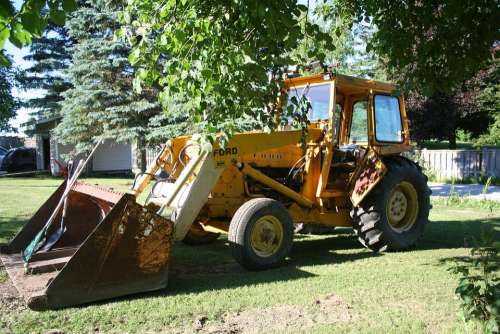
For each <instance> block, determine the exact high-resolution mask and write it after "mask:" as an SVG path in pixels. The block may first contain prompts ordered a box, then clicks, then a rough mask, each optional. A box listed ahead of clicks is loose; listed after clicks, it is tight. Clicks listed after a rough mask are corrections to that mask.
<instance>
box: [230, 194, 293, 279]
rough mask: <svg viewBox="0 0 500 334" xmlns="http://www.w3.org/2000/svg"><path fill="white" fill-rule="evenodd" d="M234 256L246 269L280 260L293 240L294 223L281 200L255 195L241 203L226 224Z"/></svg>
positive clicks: (266, 267)
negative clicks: (256, 196) (227, 224)
mask: <svg viewBox="0 0 500 334" xmlns="http://www.w3.org/2000/svg"><path fill="white" fill-rule="evenodd" d="M229 241H230V243H231V247H232V252H233V256H234V258H235V259H236V261H238V263H240V264H241V265H242V266H243V267H245V268H246V269H249V270H264V269H269V268H274V267H277V266H279V265H280V264H282V263H283V261H284V260H285V258H286V256H287V255H288V254H289V253H290V250H291V248H292V243H293V222H292V219H291V217H290V215H289V213H288V210H287V209H286V208H285V207H284V206H283V204H281V203H280V202H278V201H276V200H273V199H269V198H255V199H252V200H250V201H248V202H246V203H245V204H243V205H242V206H241V207H240V208H239V209H238V210H237V211H236V213H235V214H234V216H233V219H232V220H231V224H230V225H229Z"/></svg>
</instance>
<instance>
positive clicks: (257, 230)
mask: <svg viewBox="0 0 500 334" xmlns="http://www.w3.org/2000/svg"><path fill="white" fill-rule="evenodd" d="M250 241H251V246H252V249H253V251H254V252H255V253H256V254H257V255H259V256H261V257H268V256H271V255H273V254H275V253H276V252H277V251H278V249H279V248H280V246H281V243H282V242H283V227H282V226H281V223H280V221H279V219H278V218H276V217H274V216H271V215H268V216H263V217H261V218H259V219H258V220H257V221H256V222H255V225H254V226H253V229H252V233H251V240H250Z"/></svg>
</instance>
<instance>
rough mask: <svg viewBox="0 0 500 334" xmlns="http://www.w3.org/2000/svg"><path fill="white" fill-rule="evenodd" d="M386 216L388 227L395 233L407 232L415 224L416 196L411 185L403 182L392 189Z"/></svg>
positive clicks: (415, 191)
mask: <svg viewBox="0 0 500 334" xmlns="http://www.w3.org/2000/svg"><path fill="white" fill-rule="evenodd" d="M386 214H387V219H388V221H389V224H390V226H391V227H392V229H393V230H395V231H397V232H403V231H407V230H409V229H410V228H411V227H412V226H413V225H414V224H415V222H416V220H417V215H418V196H417V190H416V189H415V187H414V186H413V185H412V184H411V183H409V182H406V181H403V182H400V183H398V184H397V185H396V186H395V187H394V188H393V190H392V191H391V194H390V195H389V198H388V202H387V208H386Z"/></svg>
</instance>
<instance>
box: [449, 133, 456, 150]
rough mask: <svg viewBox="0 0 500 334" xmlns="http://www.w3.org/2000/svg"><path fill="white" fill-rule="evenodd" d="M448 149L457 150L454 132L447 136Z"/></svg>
mask: <svg viewBox="0 0 500 334" xmlns="http://www.w3.org/2000/svg"><path fill="white" fill-rule="evenodd" d="M448 148H449V149H450V150H455V149H456V148H457V135H456V133H455V131H452V132H451V133H450V135H449V136H448Z"/></svg>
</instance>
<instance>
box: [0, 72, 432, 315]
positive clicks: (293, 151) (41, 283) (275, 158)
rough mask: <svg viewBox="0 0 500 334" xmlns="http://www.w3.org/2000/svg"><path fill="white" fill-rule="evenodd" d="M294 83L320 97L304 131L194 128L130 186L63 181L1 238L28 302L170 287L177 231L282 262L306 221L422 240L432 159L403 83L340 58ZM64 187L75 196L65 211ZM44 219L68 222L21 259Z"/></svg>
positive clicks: (373, 236)
mask: <svg viewBox="0 0 500 334" xmlns="http://www.w3.org/2000/svg"><path fill="white" fill-rule="evenodd" d="M286 87H287V88H288V94H287V96H288V97H289V98H291V97H293V96H305V97H306V98H307V100H308V102H309V105H310V109H309V112H308V120H309V122H310V124H309V126H308V131H307V137H306V138H303V132H302V131H301V130H298V129H293V128H290V127H287V126H284V127H283V128H281V129H279V131H275V132H272V133H263V132H247V133H239V134H236V135H234V136H233V137H231V138H230V140H229V141H228V142H227V144H226V145H225V146H224V147H220V146H217V145H215V146H214V147H211V148H210V149H206V148H205V149H203V148H201V147H200V144H199V141H198V140H197V138H196V137H195V136H183V137H178V138H174V139H172V140H169V141H168V142H167V143H166V144H165V145H164V147H163V148H162V150H161V151H160V152H159V153H158V155H157V157H156V159H155V161H154V163H153V164H152V165H151V166H150V167H149V168H148V171H147V172H146V173H144V174H142V175H139V176H138V177H137V178H136V181H135V182H134V185H133V187H132V189H131V190H130V191H129V192H128V193H126V194H119V193H115V192H112V191H110V190H107V189H104V188H100V187H96V186H91V185H87V184H84V183H81V182H76V181H74V182H73V183H69V182H70V181H69V180H68V181H66V182H65V183H64V184H63V185H61V187H60V188H59V189H58V190H57V191H56V192H55V193H54V194H53V195H52V196H51V198H49V199H48V201H47V202H46V203H45V204H44V205H43V206H42V207H41V208H40V209H39V211H38V212H37V213H36V214H35V216H34V217H33V218H32V219H31V220H30V221H29V223H28V224H26V226H25V227H24V228H23V229H22V230H21V231H20V233H19V234H18V235H17V236H16V237H15V239H14V240H13V241H12V242H11V243H10V244H9V245H5V246H4V247H2V248H1V252H0V258H1V259H2V261H3V263H4V265H5V267H6V269H7V271H8V273H9V275H10V277H11V278H12V280H13V282H14V284H15V286H16V287H17V289H18V290H19V292H20V293H21V295H22V296H24V298H25V299H26V301H27V303H28V305H29V306H30V307H32V308H35V309H43V308H57V307H63V306H67V305H74V304H81V303H87V302H91V301H95V300H100V299H106V298H111V297H116V296H120V295H125V294H132V293H137V292H142V291H149V290H155V289H161V288H164V287H165V286H166V285H167V273H168V263H169V257H170V248H171V246H172V245H173V242H174V241H175V240H179V241H181V240H183V241H184V242H185V243H188V244H193V245H196V244H203V243H208V242H212V241H213V240H215V239H216V238H217V237H218V236H219V235H220V233H228V239H229V242H230V248H231V251H232V253H233V255H234V258H235V259H236V261H237V262H239V263H240V264H241V265H242V266H243V267H245V268H246V269H248V270H264V269H268V268H273V267H276V266H279V265H280V264H282V263H283V261H284V260H285V258H286V257H287V256H288V255H289V253H290V250H291V248H292V243H293V236H294V226H297V225H301V226H307V225H308V224H314V225H321V226H331V227H336V226H341V227H352V228H353V229H354V231H355V233H356V234H357V236H358V238H359V241H360V242H361V243H362V244H363V245H364V246H365V247H367V248H370V249H372V250H373V251H379V252H381V251H400V250H405V249H408V248H411V247H413V246H414V245H415V243H416V242H417V241H418V239H419V238H420V236H421V235H422V233H423V231H424V227H425V225H426V224H427V222H428V215H429V209H430V202H429V196H430V190H429V188H428V186H427V179H426V177H425V175H424V174H423V173H422V171H421V169H420V167H419V166H418V165H417V164H415V163H414V162H412V161H411V160H408V159H407V158H405V157H403V156H402V155H401V154H402V153H404V152H407V151H409V150H410V149H411V145H410V135H409V132H408V121H407V117H406V112H405V104H404V99H403V96H401V95H398V94H397V89H396V87H395V86H393V85H391V84H387V83H382V82H376V81H372V80H365V79H359V78H353V77H348V76H344V75H338V74H333V73H329V72H327V73H323V74H319V75H311V76H304V77H296V78H290V79H288V80H287V81H286ZM282 103H286V101H282ZM304 140H305V142H304ZM72 181H73V180H72ZM151 184H152V186H151ZM146 190H148V191H149V193H147V196H145V197H146V198H145V200H144V204H143V205H141V204H138V203H137V198H138V196H139V195H140V194H142V193H144V192H145V191H146ZM65 195H67V201H68V204H67V208H65V210H62V211H64V212H58V210H56V209H57V208H58V207H60V205H59V206H58V205H57V204H60V203H61V198H62V197H63V196H65ZM144 195H146V194H144ZM59 211H61V210H59ZM51 215H52V216H54V217H52V218H54V219H53V221H55V222H59V221H61V219H64V221H65V223H64V225H65V226H64V229H63V230H62V229H61V228H62V227H59V226H58V224H52V225H50V226H48V224H47V223H46V222H47V220H48V219H49V217H50V216H51ZM61 225H62V224H61ZM44 227H47V228H46V230H45V231H44V233H45V234H46V236H47V237H46V239H50V236H51V234H53V233H56V231H58V230H59V231H64V233H62V235H61V236H60V238H56V240H57V241H56V242H55V244H53V245H51V246H50V247H37V248H36V249H35V252H34V254H33V255H32V256H31V257H30V258H28V259H27V258H26V256H24V260H23V254H24V252H25V251H26V250H27V249H28V248H27V247H28V246H29V245H30V243H32V241H33V239H34V238H35V237H36V236H37V234H39V233H40V230H41V229H43V228H44ZM44 240H45V239H44Z"/></svg>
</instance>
